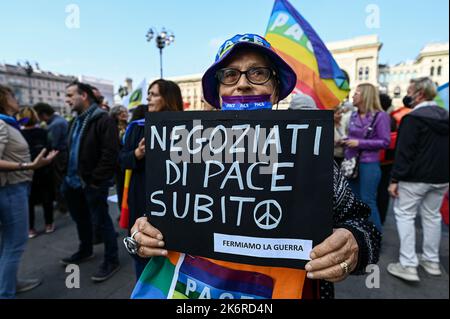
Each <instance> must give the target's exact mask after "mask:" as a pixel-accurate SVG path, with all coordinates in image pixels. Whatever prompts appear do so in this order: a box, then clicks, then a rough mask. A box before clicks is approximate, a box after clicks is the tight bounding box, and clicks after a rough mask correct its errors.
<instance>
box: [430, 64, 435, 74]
mask: <svg viewBox="0 0 450 319" xmlns="http://www.w3.org/2000/svg"><path fill="white" fill-rule="evenodd" d="M430 76H434V66H432V67H431V70H430Z"/></svg>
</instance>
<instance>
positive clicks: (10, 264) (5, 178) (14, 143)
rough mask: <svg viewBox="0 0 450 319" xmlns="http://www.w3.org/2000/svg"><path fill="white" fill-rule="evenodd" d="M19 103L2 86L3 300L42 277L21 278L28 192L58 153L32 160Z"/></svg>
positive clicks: (0, 205)
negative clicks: (36, 174)
mask: <svg viewBox="0 0 450 319" xmlns="http://www.w3.org/2000/svg"><path fill="white" fill-rule="evenodd" d="M17 112H19V103H17V100H16V98H15V97H14V93H13V91H12V90H11V89H10V88H9V87H6V86H3V85H0V226H1V228H2V232H1V245H0V299H3V298H14V296H15V294H16V292H20V291H25V290H30V289H33V288H34V287H36V286H38V285H39V284H40V280H28V281H19V280H18V279H17V272H18V269H19V262H20V258H21V257H22V254H23V252H24V251H25V245H26V243H27V240H28V194H29V188H30V183H31V180H32V178H33V170H36V169H38V168H41V167H43V166H46V165H48V164H50V163H51V161H52V160H53V158H54V157H55V156H56V155H57V154H58V152H54V151H52V152H50V153H49V154H48V155H47V156H45V153H46V149H43V150H42V151H41V152H40V153H39V155H37V157H36V158H35V159H34V160H33V161H31V156H30V150H29V148H28V143H27V141H26V140H25V139H24V137H23V136H22V134H21V133H20V126H19V123H18V122H17V120H16V118H15V117H14V115H15V114H16V113H17Z"/></svg>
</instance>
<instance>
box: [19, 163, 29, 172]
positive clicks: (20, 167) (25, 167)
mask: <svg viewBox="0 0 450 319" xmlns="http://www.w3.org/2000/svg"><path fill="white" fill-rule="evenodd" d="M26 169H28V163H19V170H20V171H24V170H26Z"/></svg>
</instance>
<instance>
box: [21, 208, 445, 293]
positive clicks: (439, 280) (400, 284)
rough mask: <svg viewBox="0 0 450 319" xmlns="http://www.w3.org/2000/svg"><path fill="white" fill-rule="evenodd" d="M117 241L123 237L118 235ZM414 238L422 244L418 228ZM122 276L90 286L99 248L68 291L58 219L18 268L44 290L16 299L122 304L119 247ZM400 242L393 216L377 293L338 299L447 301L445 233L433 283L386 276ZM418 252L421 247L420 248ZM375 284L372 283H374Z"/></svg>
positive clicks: (347, 287)
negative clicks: (439, 267)
mask: <svg viewBox="0 0 450 319" xmlns="http://www.w3.org/2000/svg"><path fill="white" fill-rule="evenodd" d="M110 213H111V215H112V216H113V217H114V218H117V215H118V211H117V209H116V207H115V206H114V205H113V204H111V205H110ZM41 215H42V214H41V213H40V212H39V211H38V213H37V216H39V217H38V218H37V221H36V223H37V224H36V226H37V228H38V229H43V228H44V227H43V221H42V218H41ZM119 233H120V239H122V238H123V237H124V236H125V234H126V233H125V232H124V231H119ZM417 238H418V240H421V230H420V227H418V230H417ZM119 245H120V246H119V247H120V260H121V263H122V268H121V270H120V271H119V272H118V273H117V274H116V275H115V276H114V277H112V278H111V279H110V280H108V281H106V282H104V283H101V284H94V283H92V282H91V280H90V276H91V275H92V274H93V273H94V272H95V270H96V268H97V266H98V264H99V263H100V262H101V260H102V253H103V247H102V245H99V246H96V247H95V253H96V257H95V258H94V259H93V260H91V261H89V262H87V263H84V264H82V265H81V266H80V275H81V280H80V288H79V289H68V288H67V287H66V285H65V282H66V278H67V276H68V275H70V274H69V273H66V272H65V267H64V266H63V265H61V264H60V263H59V260H60V259H61V258H62V257H66V256H68V255H71V254H72V253H73V252H75V250H76V249H77V246H78V240H77V235H76V229H75V225H74V223H73V222H72V220H71V218H70V216H68V215H60V214H59V213H57V214H56V232H55V233H53V234H51V235H45V234H42V235H40V236H38V237H36V238H34V239H32V240H30V241H29V242H28V246H27V250H26V252H25V254H24V258H23V261H22V264H21V268H20V274H21V276H22V277H40V278H42V279H43V284H42V285H41V286H39V287H38V288H36V289H34V290H32V291H30V292H27V293H23V294H20V295H18V298H50V299H53V298H55V299H80V298H83V299H122V298H128V297H129V296H130V293H131V291H132V289H133V284H134V270H133V264H132V260H131V258H130V257H129V256H128V254H127V252H126V251H125V248H124V247H123V245H122V242H121V240H120V241H119ZM398 246H399V244H398V238H397V232H396V228H395V222H394V220H393V217H392V213H389V215H388V220H387V222H386V225H385V230H384V238H383V249H382V252H381V259H380V262H379V264H378V265H379V270H380V281H379V284H380V288H374V289H368V288H367V287H366V279H367V277H366V276H361V277H351V278H349V279H347V280H346V281H345V282H343V283H340V284H338V285H337V286H336V298H339V299H342V298H345V299H377V298H379V299H417V298H421V299H423V298H425V299H428V298H430V299H448V298H449V277H448V270H449V238H448V227H447V226H443V237H442V245H441V259H442V266H443V270H444V274H443V276H441V277H432V276H430V275H428V274H426V273H425V272H424V271H423V270H420V273H419V275H420V277H421V281H420V283H417V284H411V283H408V282H405V281H402V280H399V279H397V278H394V277H392V276H391V275H389V274H388V273H387V271H386V266H387V264H388V263H389V262H392V261H395V260H397V258H398ZM418 249H419V251H420V243H418ZM372 282H373V281H372Z"/></svg>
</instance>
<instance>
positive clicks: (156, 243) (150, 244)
mask: <svg viewBox="0 0 450 319" xmlns="http://www.w3.org/2000/svg"><path fill="white" fill-rule="evenodd" d="M136 231H138V233H137V234H136V235H134V239H135V240H136V241H137V243H138V244H139V249H138V256H139V257H142V258H149V257H154V256H167V250H165V249H162V248H163V247H164V242H163V235H162V234H161V232H160V231H159V230H158V229H156V228H155V227H153V226H152V225H150V223H149V222H148V221H147V217H141V218H139V219H137V220H136V222H135V223H134V225H133V227H132V228H131V233H132V234H133V233H134V232H136Z"/></svg>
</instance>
